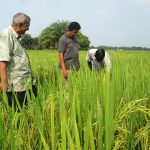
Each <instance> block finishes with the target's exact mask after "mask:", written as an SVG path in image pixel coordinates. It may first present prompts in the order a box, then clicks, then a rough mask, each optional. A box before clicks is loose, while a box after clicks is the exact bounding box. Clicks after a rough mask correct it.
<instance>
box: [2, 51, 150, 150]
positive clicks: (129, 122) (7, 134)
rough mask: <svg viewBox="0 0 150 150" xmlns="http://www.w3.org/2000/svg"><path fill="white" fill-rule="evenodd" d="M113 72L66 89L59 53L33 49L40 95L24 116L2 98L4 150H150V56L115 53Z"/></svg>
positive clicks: (78, 78) (85, 77) (85, 71)
mask: <svg viewBox="0 0 150 150" xmlns="http://www.w3.org/2000/svg"><path fill="white" fill-rule="evenodd" d="M109 54H110V57H111V60H112V69H111V72H110V73H108V72H104V71H101V72H91V71H90V69H89V68H88V65H87V64H86V61H85V56H86V52H84V51H81V52H80V63H81V68H80V71H79V72H72V73H71V74H70V76H69V79H68V82H67V83H66V84H65V85H64V80H63V78H62V75H61V72H60V70H59V69H58V52H57V51H28V55H29V57H30V62H31V65H32V71H33V74H34V76H35V78H36V80H37V87H38V96H37V97H36V98H35V97H34V96H33V95H31V97H30V96H29V93H27V98H28V106H24V107H23V108H20V107H19V112H16V111H15V110H14V108H10V107H8V104H7V97H6V96H5V93H1V95H0V150H7V149H8V150H49V149H52V150H55V149H56V150H66V149H67V150H82V149H83V150H150V52H146V51H145V52H139V51H138V52H137V51H109Z"/></svg>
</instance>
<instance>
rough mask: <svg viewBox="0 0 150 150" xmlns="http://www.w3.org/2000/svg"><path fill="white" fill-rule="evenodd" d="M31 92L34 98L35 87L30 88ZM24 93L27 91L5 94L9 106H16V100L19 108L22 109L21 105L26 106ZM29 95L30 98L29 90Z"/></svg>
mask: <svg viewBox="0 0 150 150" xmlns="http://www.w3.org/2000/svg"><path fill="white" fill-rule="evenodd" d="M32 91H33V94H34V96H35V97H36V96H37V87H36V86H35V85H33V86H32ZM26 92H27V91H21V92H7V98H8V104H9V106H12V104H13V103H14V106H15V107H16V106H17V101H16V99H17V100H18V102H19V104H20V106H21V107H22V106H23V104H27V97H26ZM29 94H30V96H31V90H29Z"/></svg>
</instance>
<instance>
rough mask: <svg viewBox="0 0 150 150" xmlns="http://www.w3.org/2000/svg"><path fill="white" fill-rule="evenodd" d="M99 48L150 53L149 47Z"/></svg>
mask: <svg viewBox="0 0 150 150" xmlns="http://www.w3.org/2000/svg"><path fill="white" fill-rule="evenodd" d="M90 48H95V47H94V46H91V47H90ZM97 48H103V49H106V50H136V51H137V50H139V51H150V48H148V47H137V46H132V47H127V46H121V47H117V46H115V47H114V46H103V45H102V46H98V47H97Z"/></svg>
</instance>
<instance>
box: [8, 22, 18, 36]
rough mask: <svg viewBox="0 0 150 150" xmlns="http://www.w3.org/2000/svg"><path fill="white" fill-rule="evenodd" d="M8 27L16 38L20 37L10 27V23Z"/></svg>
mask: <svg viewBox="0 0 150 150" xmlns="http://www.w3.org/2000/svg"><path fill="white" fill-rule="evenodd" d="M9 29H10V30H11V32H12V33H13V35H14V36H15V37H16V38H17V39H19V38H20V36H19V34H17V33H16V31H15V30H14V29H13V27H12V26H11V25H10V26H9Z"/></svg>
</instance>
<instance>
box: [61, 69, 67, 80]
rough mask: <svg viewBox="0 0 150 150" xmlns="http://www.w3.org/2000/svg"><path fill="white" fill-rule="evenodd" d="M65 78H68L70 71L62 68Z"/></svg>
mask: <svg viewBox="0 0 150 150" xmlns="http://www.w3.org/2000/svg"><path fill="white" fill-rule="evenodd" d="M62 73H63V76H64V78H68V71H67V70H62Z"/></svg>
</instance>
